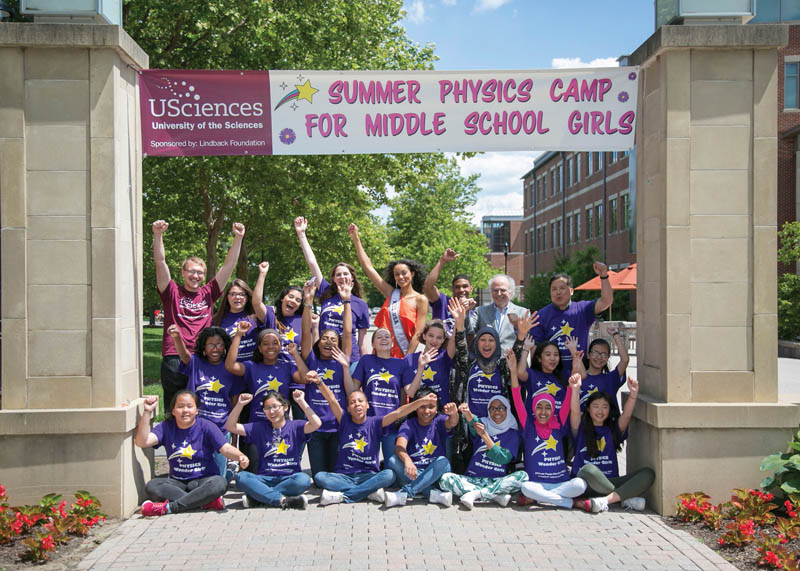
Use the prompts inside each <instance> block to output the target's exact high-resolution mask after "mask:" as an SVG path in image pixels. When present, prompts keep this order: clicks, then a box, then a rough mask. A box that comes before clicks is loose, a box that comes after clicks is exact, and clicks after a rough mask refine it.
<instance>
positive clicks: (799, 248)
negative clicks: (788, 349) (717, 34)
mask: <svg viewBox="0 0 800 571" xmlns="http://www.w3.org/2000/svg"><path fill="white" fill-rule="evenodd" d="M778 239H779V241H780V248H779V249H778V261H779V262H783V263H784V264H794V263H797V262H798V261H800V222H797V221H795V222H787V223H786V224H784V225H783V227H782V228H781V229H780V231H779V232H778ZM798 336H800V276H798V275H797V274H795V273H786V274H783V275H782V276H780V277H779V278H778V337H779V338H780V339H787V340H791V341H794V340H795V339H797V337H798Z"/></svg>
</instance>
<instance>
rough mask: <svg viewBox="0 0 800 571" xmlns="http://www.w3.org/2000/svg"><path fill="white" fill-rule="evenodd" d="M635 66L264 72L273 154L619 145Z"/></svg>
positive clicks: (627, 143)
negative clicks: (511, 69)
mask: <svg viewBox="0 0 800 571" xmlns="http://www.w3.org/2000/svg"><path fill="white" fill-rule="evenodd" d="M638 84H639V68H638V67H616V68H586V69H558V70H535V71H408V72H406V71H391V72H381V71H278V70H270V71H269V98H268V101H269V109H270V112H271V120H270V123H271V136H272V141H271V143H272V145H271V147H272V149H271V150H272V154H275V155H310V154H340V153H352V154H356V153H417V152H434V151H523V150H525V151H529V150H541V151H624V150H628V149H630V148H632V147H633V145H634V133H635V126H636V101H637V95H638V89H637V86H638Z"/></svg>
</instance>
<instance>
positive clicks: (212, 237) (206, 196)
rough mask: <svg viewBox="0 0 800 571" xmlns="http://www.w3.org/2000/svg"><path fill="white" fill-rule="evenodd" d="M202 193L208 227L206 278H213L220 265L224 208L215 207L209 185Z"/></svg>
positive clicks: (201, 189)
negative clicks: (219, 250)
mask: <svg viewBox="0 0 800 571" xmlns="http://www.w3.org/2000/svg"><path fill="white" fill-rule="evenodd" d="M200 195H201V196H202V197H203V223H204V224H205V227H206V232H207V236H206V268H207V269H206V278H207V279H211V277H212V276H215V275H216V274H217V268H218V267H219V257H218V256H217V243H218V242H219V235H220V232H222V223H223V221H224V216H223V208H221V207H220V208H215V207H214V204H213V203H212V202H211V195H210V193H209V190H208V187H207V186H203V187H201V188H200Z"/></svg>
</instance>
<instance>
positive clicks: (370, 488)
mask: <svg viewBox="0 0 800 571" xmlns="http://www.w3.org/2000/svg"><path fill="white" fill-rule="evenodd" d="M316 480H317V485H318V486H320V487H321V488H323V489H325V490H330V491H331V492H344V501H345V502H346V503H348V504H352V503H355V502H360V501H361V500H363V499H364V498H366V497H367V496H368V495H370V494H371V493H372V492H374V491H376V490H379V489H380V488H388V487H389V486H391V485H392V484H393V483H394V472H392V471H391V470H381V471H380V472H362V473H360V474H336V473H334V472H319V473H318V474H317V477H316Z"/></svg>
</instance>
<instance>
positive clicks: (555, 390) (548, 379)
mask: <svg viewBox="0 0 800 571" xmlns="http://www.w3.org/2000/svg"><path fill="white" fill-rule="evenodd" d="M527 371H528V380H527V381H525V382H524V383H523V384H522V386H523V387H524V388H525V410H526V411H528V413H529V414H530V412H531V405H532V404H533V397H535V396H536V395H538V394H542V393H547V394H549V395H550V396H552V397H553V400H554V401H556V410H561V405H562V404H563V403H564V399H565V398H567V386H568V385H567V384H566V383H562V382H561V381H560V380H559V378H558V377H557V376H556V375H555V373H544V372H542V371H538V370H536V369H527Z"/></svg>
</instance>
